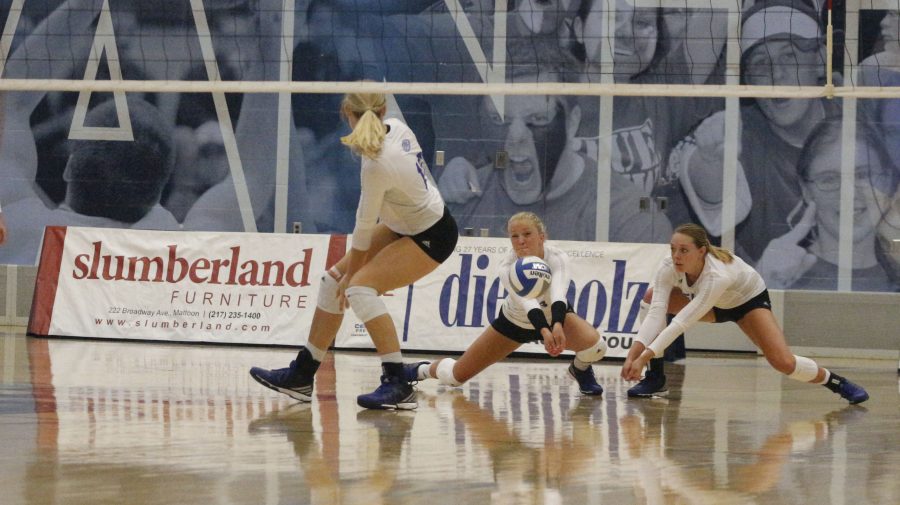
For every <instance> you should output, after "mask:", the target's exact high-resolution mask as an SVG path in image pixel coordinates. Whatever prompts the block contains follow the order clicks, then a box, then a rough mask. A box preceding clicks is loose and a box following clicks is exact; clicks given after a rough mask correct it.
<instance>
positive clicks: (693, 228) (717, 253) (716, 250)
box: [674, 223, 734, 263]
mask: <svg viewBox="0 0 900 505" xmlns="http://www.w3.org/2000/svg"><path fill="white" fill-rule="evenodd" d="M674 233H680V234H682V235H687V236H688V237H691V240H693V241H694V245H696V246H697V248H698V249H699V248H701V247H705V248H706V250H707V251H708V253H709V254H712V255H713V256H714V257H715V258H716V259H718V260H719V261H722V262H724V263H731V261H732V260H734V255H733V254H731V252H729V251H728V250H727V249H722V248H721V247H717V246H714V245H712V244H710V243H709V234H707V233H706V230H705V229H704V228H703V227H702V226H700V225H698V224H694V223H685V224H682V225H680V226H678V228H675V232H674Z"/></svg>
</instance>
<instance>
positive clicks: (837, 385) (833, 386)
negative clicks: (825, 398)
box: [822, 373, 845, 393]
mask: <svg viewBox="0 0 900 505" xmlns="http://www.w3.org/2000/svg"><path fill="white" fill-rule="evenodd" d="M844 380H845V379H844V378H843V377H841V376H840V375H838V374H836V373H830V377H828V381H827V382H825V384H822V385H823V386H825V387H827V388H828V389H829V390H831V391H833V392H835V393H840V392H841V382H842V381H844Z"/></svg>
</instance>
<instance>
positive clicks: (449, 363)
mask: <svg viewBox="0 0 900 505" xmlns="http://www.w3.org/2000/svg"><path fill="white" fill-rule="evenodd" d="M454 365H456V360H455V359H453V358H444V359H442V360H441V362H440V363H438V366H437V370H436V372H437V378H438V382H439V383H441V384H443V385H445V386H453V387H458V386H462V382H459V381H458V380H456V377H454V376H453V366H454Z"/></svg>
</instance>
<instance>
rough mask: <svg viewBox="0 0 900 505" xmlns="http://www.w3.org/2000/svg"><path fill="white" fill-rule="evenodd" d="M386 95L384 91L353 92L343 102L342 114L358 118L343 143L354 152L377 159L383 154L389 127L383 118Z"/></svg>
mask: <svg viewBox="0 0 900 505" xmlns="http://www.w3.org/2000/svg"><path fill="white" fill-rule="evenodd" d="M385 104H386V100H385V96H384V94H382V93H351V94H348V95H346V96H345V97H344V101H343V102H342V103H341V115H343V116H344V117H345V118H348V117H350V116H351V115H352V116H353V117H354V118H356V127H355V128H353V131H352V132H351V133H350V134H349V135H346V136H344V137H341V143H342V144H344V145H345V146H347V147H349V148H350V149H351V150H352V151H353V152H354V153H356V154H359V155H360V156H365V157H367V158H371V159H375V158H377V157H378V155H379V154H381V148H382V147H383V145H384V137H385V136H386V135H387V128H385V126H384V123H382V121H381V118H382V116H383V115H384V110H385Z"/></svg>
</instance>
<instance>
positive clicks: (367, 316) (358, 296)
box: [344, 286, 387, 323]
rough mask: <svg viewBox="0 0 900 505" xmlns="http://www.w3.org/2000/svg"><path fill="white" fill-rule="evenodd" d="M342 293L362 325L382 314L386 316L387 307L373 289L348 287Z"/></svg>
mask: <svg viewBox="0 0 900 505" xmlns="http://www.w3.org/2000/svg"><path fill="white" fill-rule="evenodd" d="M344 293H345V294H346V295H347V301H348V302H350V308H351V309H353V313H354V314H356V317H358V318H359V320H360V321H362V322H364V323H368V322H369V321H371V320H373V319H375V318H376V317H378V316H380V315H382V314H387V306H386V305H385V304H384V301H382V300H381V297H379V296H378V291H375V289H374V288H370V287H368V286H350V287H349V288H347V291H345V292H344Z"/></svg>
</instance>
